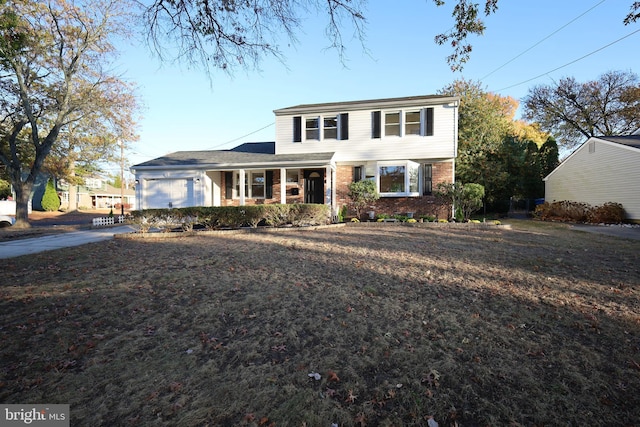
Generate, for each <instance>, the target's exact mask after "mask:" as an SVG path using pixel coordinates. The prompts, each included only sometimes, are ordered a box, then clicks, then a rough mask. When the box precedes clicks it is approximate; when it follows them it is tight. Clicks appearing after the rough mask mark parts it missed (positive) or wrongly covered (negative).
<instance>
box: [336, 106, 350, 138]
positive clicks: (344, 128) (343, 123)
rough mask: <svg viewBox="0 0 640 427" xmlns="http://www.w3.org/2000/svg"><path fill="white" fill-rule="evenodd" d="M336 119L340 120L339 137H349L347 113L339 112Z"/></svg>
mask: <svg viewBox="0 0 640 427" xmlns="http://www.w3.org/2000/svg"><path fill="white" fill-rule="evenodd" d="M338 121H339V122H340V139H341V140H346V139H349V113H342V114H340V118H339V119H338Z"/></svg>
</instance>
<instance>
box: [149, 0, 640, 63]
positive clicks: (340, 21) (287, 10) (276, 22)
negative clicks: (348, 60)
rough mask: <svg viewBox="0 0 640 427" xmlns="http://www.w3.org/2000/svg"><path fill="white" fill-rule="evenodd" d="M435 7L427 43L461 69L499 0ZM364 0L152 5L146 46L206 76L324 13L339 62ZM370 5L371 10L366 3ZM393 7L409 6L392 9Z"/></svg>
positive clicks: (261, 52)
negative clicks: (445, 19) (440, 24)
mask: <svg viewBox="0 0 640 427" xmlns="http://www.w3.org/2000/svg"><path fill="white" fill-rule="evenodd" d="M431 1H432V2H433V3H434V4H435V5H436V6H445V5H446V4H453V5H454V6H453V9H452V12H451V14H452V17H453V24H452V27H451V29H450V30H448V31H446V32H444V33H442V34H438V35H436V36H435V39H434V41H435V43H437V44H439V45H444V44H448V45H449V46H450V47H451V49H452V50H453V52H452V54H451V55H449V57H447V62H448V64H449V66H450V67H451V69H452V70H454V71H456V70H461V69H462V68H463V66H464V64H465V63H466V62H467V61H468V60H469V58H470V56H471V51H472V45H471V43H470V42H469V41H468V38H469V36H472V35H482V34H483V33H484V30H485V29H486V26H485V23H484V21H483V18H484V17H485V16H489V15H491V14H493V13H496V11H497V10H498V2H499V0H482V1H480V2H476V1H475V0H451V1H447V0H431ZM369 3H370V2H368V1H367V0H153V2H152V3H151V5H148V6H144V7H145V12H144V22H145V23H146V24H147V27H148V41H149V44H150V45H151V46H152V47H153V49H154V50H155V52H156V53H158V54H159V56H160V57H161V58H163V59H167V58H172V59H176V60H186V61H187V62H188V63H190V64H191V65H196V66H197V65H200V66H203V67H204V69H205V70H206V71H211V69H214V68H216V69H222V70H227V71H229V72H230V71H231V70H233V69H234V68H236V67H238V66H239V67H243V68H255V67H257V66H258V65H259V63H260V60H261V59H262V57H263V56H266V55H271V56H274V57H276V58H278V59H280V60H284V58H283V55H282V52H281V50H280V47H279V45H280V43H281V37H282V35H284V36H285V42H286V43H295V42H296V34H297V33H298V32H299V31H300V30H301V26H302V25H303V22H304V21H303V17H305V16H308V15H325V16H326V18H327V26H326V29H325V33H326V36H327V38H328V39H329V47H330V48H335V49H336V50H337V51H338V55H339V57H340V59H341V60H343V59H344V56H345V44H344V41H343V36H342V34H343V33H344V32H345V30H352V31H353V35H354V38H356V39H357V40H359V41H360V43H361V44H362V46H363V49H365V50H366V47H365V36H366V24H367V19H366V13H365V9H366V7H367V5H368V4H369ZM371 3H373V2H371ZM371 7H375V6H374V5H373V4H372V5H371ZM399 7H409V6H408V5H405V4H401V5H400V4H399ZM639 11H640V2H634V3H632V5H631V9H630V12H629V14H628V15H627V16H626V17H625V18H624V21H623V22H624V24H625V25H628V24H631V23H633V22H635V21H636V20H637V19H638V18H639V17H640V13H638V12H639Z"/></svg>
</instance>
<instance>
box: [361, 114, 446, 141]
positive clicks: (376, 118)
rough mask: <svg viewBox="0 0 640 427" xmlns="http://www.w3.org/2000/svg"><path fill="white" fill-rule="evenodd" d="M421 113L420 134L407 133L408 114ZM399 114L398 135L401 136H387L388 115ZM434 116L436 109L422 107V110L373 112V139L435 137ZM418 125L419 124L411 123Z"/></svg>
mask: <svg viewBox="0 0 640 427" xmlns="http://www.w3.org/2000/svg"><path fill="white" fill-rule="evenodd" d="M416 112H419V113H420V130H419V132H418V133H411V134H409V133H407V124H408V123H409V122H407V114H408V113H416ZM394 113H397V114H398V115H399V117H398V124H397V126H398V133H399V134H400V135H387V126H394V127H395V126H396V124H395V123H394V124H393V125H387V114H394ZM433 116H434V107H422V108H400V109H390V110H373V111H371V139H383V138H407V137H409V138H410V137H412V136H422V137H425V136H433V127H434V126H433ZM410 123H413V124H415V123H417V122H410Z"/></svg>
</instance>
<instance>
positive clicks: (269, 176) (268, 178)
mask: <svg viewBox="0 0 640 427" xmlns="http://www.w3.org/2000/svg"><path fill="white" fill-rule="evenodd" d="M264 185H265V189H264V191H265V193H264V194H265V198H266V199H273V171H266V172H265V176H264Z"/></svg>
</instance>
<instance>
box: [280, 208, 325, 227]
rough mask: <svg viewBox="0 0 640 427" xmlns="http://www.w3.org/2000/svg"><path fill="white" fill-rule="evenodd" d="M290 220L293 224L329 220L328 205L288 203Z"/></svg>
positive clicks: (322, 222) (298, 224)
mask: <svg viewBox="0 0 640 427" xmlns="http://www.w3.org/2000/svg"><path fill="white" fill-rule="evenodd" d="M289 206H291V210H290V220H291V224H293V225H294V226H298V227H299V226H301V225H321V224H326V223H327V222H329V221H328V220H329V206H327V205H316V204H299V205H289Z"/></svg>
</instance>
